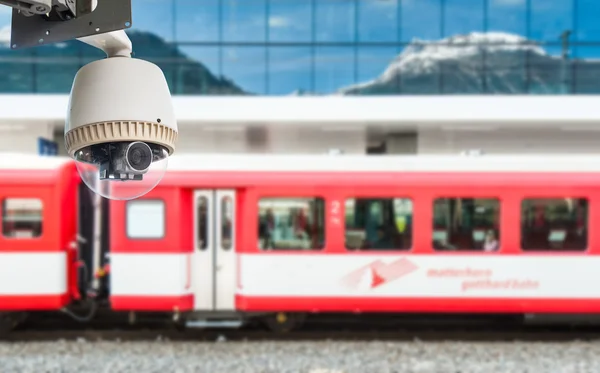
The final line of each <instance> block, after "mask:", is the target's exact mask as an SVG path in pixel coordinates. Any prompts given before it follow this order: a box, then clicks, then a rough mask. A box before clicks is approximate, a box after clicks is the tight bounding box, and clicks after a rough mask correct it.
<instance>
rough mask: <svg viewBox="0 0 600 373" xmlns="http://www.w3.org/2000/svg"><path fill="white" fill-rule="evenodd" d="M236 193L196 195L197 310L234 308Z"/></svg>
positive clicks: (194, 274)
mask: <svg viewBox="0 0 600 373" xmlns="http://www.w3.org/2000/svg"><path fill="white" fill-rule="evenodd" d="M235 197H236V194H235V190H224V189H218V190H212V189H205V190H196V191H195V192H194V235H195V240H194V241H195V247H194V254H193V255H192V279H193V289H194V299H195V300H194V302H195V307H194V308H195V309H196V310H203V311H232V310H234V309H235V287H236V281H237V280H236V273H237V271H236V263H237V262H236V254H235V214H236V211H235Z"/></svg>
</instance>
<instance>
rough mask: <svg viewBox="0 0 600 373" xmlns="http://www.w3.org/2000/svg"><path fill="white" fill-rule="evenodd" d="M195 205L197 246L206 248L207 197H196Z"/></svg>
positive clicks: (201, 248) (202, 248)
mask: <svg viewBox="0 0 600 373" xmlns="http://www.w3.org/2000/svg"><path fill="white" fill-rule="evenodd" d="M196 206H197V209H198V210H197V211H196V224H197V225H198V227H197V228H196V229H198V231H197V234H198V237H197V241H198V243H197V245H198V247H197V248H198V249H200V250H206V247H207V246H208V221H207V220H206V219H207V218H208V215H207V214H208V198H206V197H205V196H200V197H198V200H197V201H196Z"/></svg>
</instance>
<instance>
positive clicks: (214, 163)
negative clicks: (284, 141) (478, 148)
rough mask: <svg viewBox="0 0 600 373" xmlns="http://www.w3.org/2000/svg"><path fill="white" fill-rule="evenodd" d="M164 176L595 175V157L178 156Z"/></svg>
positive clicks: (599, 157)
mask: <svg viewBox="0 0 600 373" xmlns="http://www.w3.org/2000/svg"><path fill="white" fill-rule="evenodd" d="M168 169H169V171H200V172H201V171H210V172H216V171H232V172H233V171H247V172H400V173H401V172H555V173H556V172H565V173H567V172H588V173H590V172H600V154H579V155H556V154H547V155H545V154H539V155H538V154H536V155H482V156H466V155H368V156H367V155H322V154H318V155H279V154H277V155H275V154H236V155H233V154H202V155H192V154H189V155H188V154H181V155H174V156H172V157H171V158H170V159H169V167H168Z"/></svg>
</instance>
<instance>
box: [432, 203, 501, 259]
mask: <svg viewBox="0 0 600 373" xmlns="http://www.w3.org/2000/svg"><path fill="white" fill-rule="evenodd" d="M499 227H500V201H499V200H498V199H495V198H438V199H436V200H435V201H434V202H433V237H432V242H433V248H434V249H435V250H457V251H498V250H499V248H500V229H499Z"/></svg>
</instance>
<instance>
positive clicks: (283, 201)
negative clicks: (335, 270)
mask: <svg viewBox="0 0 600 373" xmlns="http://www.w3.org/2000/svg"><path fill="white" fill-rule="evenodd" d="M258 214H259V216H258V247H259V248H260V249H262V250H321V249H323V247H324V246H325V201H324V200H323V199H322V198H301V197H298V198H295V197H283V198H262V199H261V200H260V201H259V202H258Z"/></svg>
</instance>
